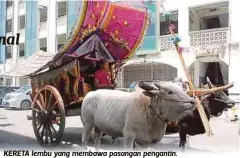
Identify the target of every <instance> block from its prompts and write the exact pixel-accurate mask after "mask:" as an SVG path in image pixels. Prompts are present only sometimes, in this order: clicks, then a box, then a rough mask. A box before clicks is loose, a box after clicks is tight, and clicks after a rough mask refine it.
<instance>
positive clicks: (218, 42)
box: [160, 27, 229, 51]
mask: <svg viewBox="0 0 240 158" xmlns="http://www.w3.org/2000/svg"><path fill="white" fill-rule="evenodd" d="M189 36H190V44H189V45H190V47H205V48H206V47H211V48H217V47H221V46H225V45H227V44H228V43H229V28H228V27H226V28H218V29H209V30H201V31H192V32H189ZM171 37H172V36H171V35H164V36H160V50H161V51H168V50H173V49H174V45H173V44H172V41H171ZM181 38H182V39H184V38H186V37H181Z"/></svg>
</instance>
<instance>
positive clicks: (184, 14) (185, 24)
mask: <svg viewBox="0 0 240 158" xmlns="http://www.w3.org/2000/svg"><path fill="white" fill-rule="evenodd" d="M178 34H179V36H180V38H181V40H182V41H181V43H180V45H181V46H183V47H189V46H190V37H189V8H188V6H187V5H186V6H185V5H184V4H182V5H181V6H180V7H179V10H178Z"/></svg>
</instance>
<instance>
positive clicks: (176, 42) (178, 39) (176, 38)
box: [173, 36, 181, 44]
mask: <svg viewBox="0 0 240 158" xmlns="http://www.w3.org/2000/svg"><path fill="white" fill-rule="evenodd" d="M180 41H181V39H180V37H178V36H177V37H175V39H174V41H173V43H174V44H178V43H179V42H180Z"/></svg>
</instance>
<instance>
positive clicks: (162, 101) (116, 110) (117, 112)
mask: <svg viewBox="0 0 240 158" xmlns="http://www.w3.org/2000/svg"><path fill="white" fill-rule="evenodd" d="M155 86H156V87H157V88H156V87H155V88H154V87H153V86H149V85H146V84H144V83H142V82H141V83H140V84H139V87H140V88H142V90H137V91H135V92H133V93H129V92H123V91H120V90H97V91H92V92H89V93H88V94H87V95H86V96H85V98H84V100H83V103H82V108H81V119H82V123H83V126H84V130H83V135H82V146H83V148H86V145H87V143H88V140H89V137H90V135H91V131H92V129H93V128H94V127H95V128H97V130H95V131H96V133H95V135H96V136H95V145H96V149H97V150H98V148H99V145H100V140H101V136H102V133H103V132H104V133H106V134H107V135H109V136H112V137H122V136H123V137H124V148H125V149H130V150H132V148H133V144H134V142H136V143H137V144H139V145H141V144H145V145H150V144H152V143H154V142H157V141H160V140H161V138H162V137H163V136H164V134H165V131H166V127H167V122H168V121H172V122H174V121H177V120H179V119H180V117H181V116H182V115H183V113H184V112H185V111H187V110H191V109H193V108H194V99H193V98H191V97H189V96H188V95H187V94H186V92H184V91H183V90H182V89H181V88H180V87H179V86H178V85H177V84H175V83H172V82H161V83H158V84H155Z"/></svg>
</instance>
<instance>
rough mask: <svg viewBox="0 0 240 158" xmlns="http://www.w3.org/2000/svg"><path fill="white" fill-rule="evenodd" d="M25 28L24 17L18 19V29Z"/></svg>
mask: <svg viewBox="0 0 240 158" xmlns="http://www.w3.org/2000/svg"><path fill="white" fill-rule="evenodd" d="M23 28H25V15H22V16H20V17H19V29H23Z"/></svg>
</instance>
